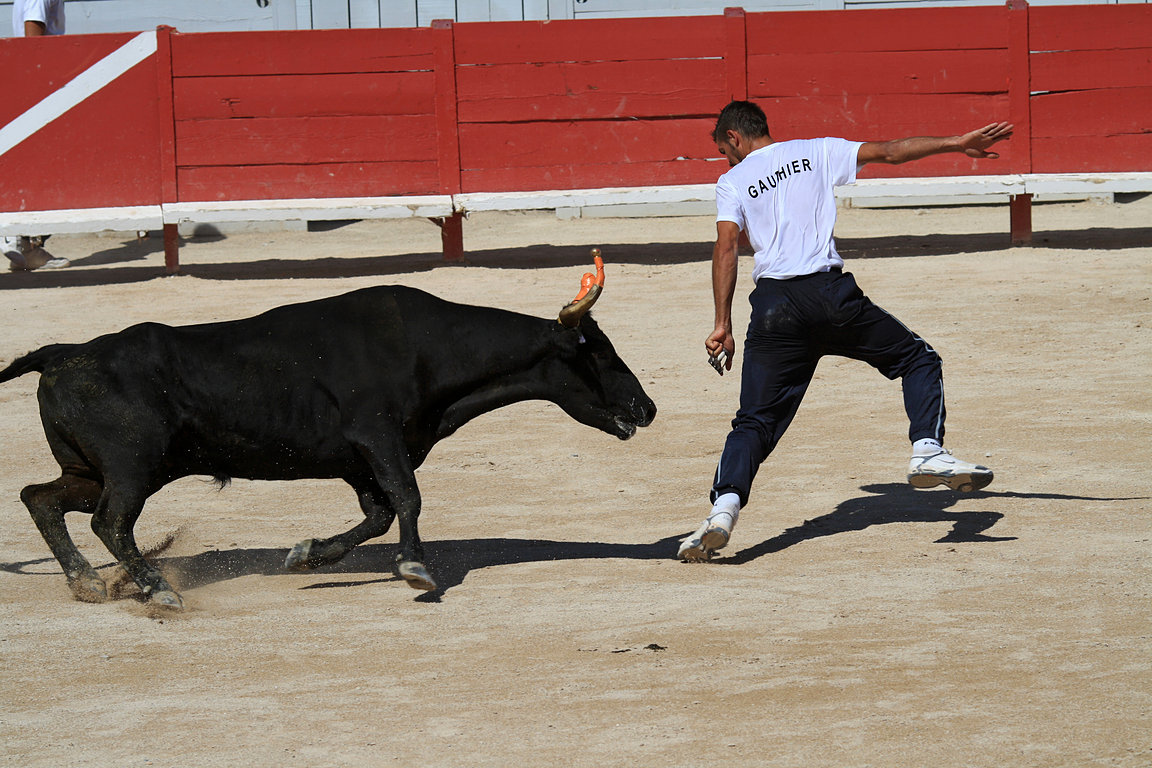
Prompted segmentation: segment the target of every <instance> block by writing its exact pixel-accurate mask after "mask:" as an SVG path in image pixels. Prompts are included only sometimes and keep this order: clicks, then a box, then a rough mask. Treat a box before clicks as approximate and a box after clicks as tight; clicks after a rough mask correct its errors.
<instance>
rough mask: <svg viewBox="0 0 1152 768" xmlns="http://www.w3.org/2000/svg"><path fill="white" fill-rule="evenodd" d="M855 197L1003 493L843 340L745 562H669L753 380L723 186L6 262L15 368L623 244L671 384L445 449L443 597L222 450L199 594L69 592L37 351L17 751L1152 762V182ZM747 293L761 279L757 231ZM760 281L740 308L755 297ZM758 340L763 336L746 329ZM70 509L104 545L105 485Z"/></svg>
mask: <svg viewBox="0 0 1152 768" xmlns="http://www.w3.org/2000/svg"><path fill="white" fill-rule="evenodd" d="M1007 225H1008V212H1007V208H1006V207H980V208H965V209H933V210H885V211H881V210H847V211H844V212H843V214H842V217H841V222H840V226H839V230H838V233H839V236H840V242H841V248H842V251H843V253H844V255H845V256H846V258H847V259H848V260H849V269H851V271H853V272H854V273H855V274H856V275H857V277H858V279H859V281H860V283H861V285H862V286H863V287H864V289H865V290H866V291H867V292H868V293H869V294H870V295H871V296H872V298H873V299H874V300H875V301H876V302H877V303H879V304H881V305H882V306H884V307H886V308H887V309H889V310H890V311H892V312H893V313H894V314H896V315H897V316H898V317H900V318H901V319H902V320H904V321H905V322H906V323H908V324H909V325H910V326H911V327H913V328H914V329H915V330H917V331H918V332H919V333H920V334H922V335H924V336H925V337H926V338H927V339H928V340H929V341H930V342H931V343H932V344H933V345H934V346H935V347H936V349H937V350H939V351H940V353H941V354H942V355H943V357H944V360H945V366H946V376H947V379H946V380H947V386H948V394H949V400H948V406H949V415H950V419H949V423H948V427H949V446H950V447H951V448H952V449H953V450H954V451H955V452H956V453H957V454H958V455H960V456H961V457H963V458H968V459H969V460H977V461H981V462H985V463H987V464H989V465H990V466H992V467H993V468H994V469H995V471H996V480H995V482H994V483H993V485H991V486H990V487H989V488H988V489H987V490H986V491H983V492H979V493H976V494H972V495H967V496H964V495H959V494H954V493H952V492H950V491H943V490H934V491H913V490H912V489H911V488H909V487H908V486H906V485H905V483H904V472H905V470H906V467H907V464H906V462H907V453H908V446H907V442H906V438H905V433H906V428H907V425H906V421H905V419H904V415H903V410H902V405H901V398H900V389H899V383H898V382H889V381H887V380H886V379H884V378H883V377H881V376H880V375H879V374H877V373H875V372H873V371H872V370H870V369H869V368H867V367H866V366H863V365H861V364H859V363H853V362H850V361H843V360H836V359H827V360H825V362H824V363H823V364H822V366H821V368H820V370H819V372H818V374H817V380H816V381H815V382H814V384H813V386H812V388H811V390H810V391H809V394H808V397H807V399H806V401H805V403H804V406H803V407H802V408H801V410H800V413H799V416H798V417H797V420H796V422H795V423H794V425H793V427H792V429H791V431H790V432H789V433H788V435H787V436H786V437H785V438H784V441H783V442H782V444H781V445H780V447H779V449H778V451H777V453H776V454H775V455H774V456H773V457H772V458H771V459H770V460H769V461H768V463H767V464H766V465H765V467H764V469H763V471H762V472H761V475H760V478H759V480H758V484H757V486H756V488H755V492H754V496H753V499H752V502H751V504H750V505H749V507H748V508H747V509H746V510H745V512H744V515H743V517H742V518H741V522H740V526H739V527H738V528H737V530H736V533H735V535H734V537H733V541H732V543H731V545H730V547H729V549H727V550H725V552H726V553H727V555H728V556H727V557H724V558H722V559H719V560H717V561H714V562H712V563H705V564H693V565H688V564H682V563H679V562H676V561H675V560H674V559H673V556H674V553H675V551H676V543H677V539H679V538H680V537H682V536H684V535H686V534H687V533H689V532H690V531H691V530H692V529H693V528H695V526H696V525H697V523H698V522H699V520H700V519H701V518H702V517H703V516H704V514H705V513H706V511H707V502H706V500H705V494H706V491H707V487H708V483H709V479H710V477H711V474H712V471H713V469H714V466H715V461H716V459H717V456H718V452H719V449H720V446H721V444H722V441H723V439H724V436H725V434H726V431H727V427H728V422H729V420H730V418H731V416H732V413H733V412H734V410H735V404H736V401H737V393H738V384H739V378H738V377H737V376H725V377H724V378H723V379H721V378H719V377H717V376H716V374H715V373H714V372H713V371H712V370H711V368H709V367H708V366H707V364H706V362H705V355H704V353H703V340H704V337H705V336H706V335H707V333H708V332H709V330H710V329H711V322H712V308H711V297H710V289H709V283H708V281H709V264H708V258H709V256H710V252H711V245H710V244H711V238H712V235H713V233H714V228H713V226H712V223H711V220H710V219H709V218H707V217H703V218H697V217H686V218H672V219H635V220H612V219H593V220H587V219H586V220H571V221H558V220H557V219H556V218H555V217H554V216H553V215H552V214H548V213H539V214H509V215H505V214H499V215H496V214H494V215H486V216H478V217H475V218H473V219H472V220H470V221H468V222H466V224H465V239H466V243H467V245H468V248H469V249H470V251H471V256H470V259H469V262H470V263H469V264H468V265H466V266H457V265H446V264H444V263H443V262H442V261H441V260H440V257H439V254H438V251H439V231H438V230H437V229H436V228H435V227H434V226H433V225H432V224H430V223H428V222H426V221H399V222H395V221H394V222H371V223H370V222H363V223H355V224H350V225H347V226H342V227H338V228H332V229H329V230H328V231H322V232H319V231H318V232H310V233H305V232H285V231H279V232H247V233H240V234H232V235H229V236H226V237H216V238H204V239H191V240H189V241H188V242H185V243H184V245H183V247H182V250H181V258H182V262H183V264H184V270H185V274H184V275H182V276H178V277H173V278H163V277H161V276H160V274H161V272H162V264H163V257H162V253H161V243H160V241H159V240H158V239H150V240H145V241H143V242H136V241H135V240H127V241H124V240H120V239H114V238H109V237H95V236H84V237H79V236H73V237H66V236H57V237H54V238H53V239H52V240H51V241H50V242H49V246H50V250H52V251H53V252H54V253H55V254H56V255H59V256H66V257H68V258H71V259H73V260H74V262H75V266H74V267H73V268H71V269H67V270H61V271H57V272H33V273H26V274H8V273H4V274H0V313H2V314H0V317H2V322H0V362H3V363H5V364H6V363H7V362H8V361H10V360H11V359H12V358H13V357H15V356H16V355H17V354H20V353H23V352H26V351H28V350H30V349H33V348H36V347H38V346H41V345H44V344H48V343H51V342H76V341H84V340H87V339H89V338H91V337H93V336H96V335H98V334H101V333H105V332H109V331H115V330H119V329H121V328H123V327H125V326H127V325H130V324H132V323H136V322H139V321H144V320H157V321H163V322H167V323H173V324H183V323H195V322H201V321H209V320H218V319H228V318H235V317H243V316H247V315H251V314H255V313H257V312H260V311H262V310H264V309H266V308H269V307H272V306H275V305H279V304H285V303H289V302H295V301H301V300H306V299H312V298H317V297H322V296H328V295H333V294H337V293H342V292H344V291H348V290H351V289H354V288H358V287H362V286H367V285H373V284H378V283H386V282H395V283H403V284H406V285H412V286H417V287H420V288H424V289H427V290H430V291H432V292H435V293H438V294H440V295H442V296H444V297H446V298H449V299H453V300H461V301H471V302H473V303H481V304H492V305H501V306H504V307H508V308H511V309H515V310H519V311H523V312H527V313H532V314H538V315H543V316H554V314H555V312H556V310H558V309H559V307H560V306H561V305H562V304H564V303H565V302H566V301H567V300H568V299H569V298H570V297H571V295H572V294H573V293H574V292H575V290H576V288H577V286H578V281H579V278H580V275H581V274H583V272H584V271H585V269H586V268H587V266H588V264H589V258H588V248H589V246H593V245H599V246H602V247H603V250H604V255H605V258H606V260H607V262H608V280H607V288H606V291H605V294H604V297H603V299H602V300H601V302H600V304H599V306H598V307H597V308H596V310H595V312H596V315H597V317H598V319H599V321H600V324H601V326H602V327H603V328H605V329H606V330H607V332H608V333H609V335H610V336H611V337H612V339H613V341H614V343H615V345H616V347H617V349H618V350H619V351H620V353H621V355H622V357H624V359H625V360H626V361H627V362H628V363H629V364H630V366H631V367H632V369H633V370H634V371H635V372H636V373H637V375H638V376H639V377H640V379H641V381H642V382H643V384H644V386H645V387H646V389H647V391H648V393H649V394H650V395H651V396H652V398H653V399H654V400H655V401H656V403H657V405H658V406H659V408H660V413H659V415H658V416H657V419H656V421H655V423H654V424H653V425H652V426H651V427H649V428H648V429H646V430H641V431H640V432H639V433H638V434H637V436H636V437H635V438H634V439H632V440H631V441H628V442H619V441H617V440H616V439H614V438H612V437H609V436H607V435H604V434H602V433H600V432H596V431H594V430H591V429H589V428H587V427H584V426H581V425H579V424H577V423H576V422H574V421H572V420H570V419H569V418H568V417H566V416H565V415H564V414H563V413H562V412H561V411H560V410H559V409H558V408H556V407H555V406H551V405H548V404H544V403H527V404H521V405H517V406H514V407H510V408H507V409H504V410H502V411H499V412H496V413H492V414H488V415H487V416H484V417H482V418H480V419H478V420H476V421H474V422H472V423H471V424H469V425H468V426H467V427H465V428H464V429H462V430H461V431H460V432H459V433H458V434H457V435H455V436H454V437H452V438H450V439H448V440H447V441H445V442H443V443H441V444H440V445H439V446H438V447H437V448H436V449H435V450H434V451H433V453H432V455H431V456H430V457H429V460H428V461H427V463H426V464H425V465H424V467H423V468H422V469H421V470H420V471H419V473H418V477H419V480H420V482H421V486H422V489H423V496H424V515H423V517H422V519H421V523H422V526H421V527H422V534H423V536H424V538H425V540H426V541H427V542H428V553H429V557H428V564H429V567H430V569H431V571H432V572H433V574H434V575H435V576H436V578H437V579H438V580H439V582H440V584H441V588H442V589H441V590H440V591H439V592H436V593H430V594H427V595H425V594H423V593H419V592H415V591H413V590H412V589H409V588H408V587H407V586H406V585H405V584H404V583H403V582H402V581H399V580H398V579H397V578H396V577H395V576H394V575H393V574H392V571H391V569H390V562H391V559H392V555H393V552H394V550H395V544H396V541H397V533H396V531H395V530H393V531H391V532H389V534H388V535H387V536H385V537H383V538H381V539H379V540H377V541H374V542H369V543H368V544H365V545H364V546H362V547H361V548H359V549H358V550H356V551H355V552H354V553H352V555H350V556H349V557H348V558H347V559H346V560H345V561H344V562H342V563H340V564H338V565H336V566H333V567H330V568H326V569H323V570H320V571H316V572H311V573H306V574H295V573H286V572H284V571H283V568H282V563H283V560H284V557H285V555H286V553H287V550H288V548H289V547H291V546H292V545H293V544H294V543H295V542H297V541H299V540H301V539H304V538H310V537H313V536H328V535H332V534H334V533H337V532H339V531H343V530H345V529H347V528H349V527H351V525H352V524H353V523H354V522H355V521H356V519H357V518H358V515H359V513H358V510H357V507H356V503H355V499H354V497H353V494H352V493H351V491H350V489H348V488H347V487H346V486H344V485H343V484H342V483H339V482H332V481H301V482H295V483H261V482H250V481H244V480H237V481H235V482H234V483H233V484H232V486H231V487H229V488H227V489H225V490H223V491H218V490H217V489H216V487H215V486H213V485H212V484H211V483H209V482H207V481H206V480H205V479H204V478H188V479H185V480H182V481H179V482H177V483H175V484H173V485H171V486H169V487H168V488H166V489H165V490H164V491H162V492H161V493H159V494H157V495H156V496H155V497H153V498H152V499H151V500H150V502H149V504H148V506H147V508H146V509H145V511H144V514H143V516H142V518H141V520H140V523H139V524H138V526H137V529H136V530H137V534H138V537H139V538H140V540H141V541H142V543H143V544H144V545H146V546H156V545H157V544H159V543H160V542H163V541H164V540H165V539H167V538H169V537H172V536H174V539H173V542H172V545H171V547H170V548H169V549H167V550H166V551H164V552H163V553H162V554H158V555H157V556H156V560H157V561H158V562H159V563H160V564H161V567H162V568H163V569H164V570H165V571H166V572H167V573H168V574H169V575H170V577H171V578H172V579H173V580H174V582H175V583H177V585H178V588H181V589H182V594H183V596H184V599H185V600H186V602H187V604H188V610H187V611H186V612H184V613H183V614H177V615H173V614H166V613H161V612H157V611H155V610H153V609H150V607H149V606H147V605H146V604H143V603H141V602H140V600H139V599H138V595H134V594H132V590H126V591H125V594H124V595H123V596H122V597H121V598H120V599H117V600H114V601H112V602H109V603H106V604H102V605H89V604H83V603H79V602H76V601H74V600H73V599H72V597H71V595H70V593H69V592H68V589H67V586H66V583H65V580H64V577H63V575H62V574H61V572H60V569H59V567H58V566H57V564H56V562H55V561H54V560H53V559H52V558H51V557H50V554H49V552H48V549H47V547H46V546H45V544H44V542H43V540H42V539H41V538H40V536H39V534H38V533H37V531H36V529H35V527H34V526H33V524H32V521H31V520H30V519H29V517H28V514H27V512H26V510H25V509H24V507H23V505H22V504H21V503H20V500H19V492H20V489H21V488H23V487H24V486H25V485H28V484H30V483H36V482H44V481H47V480H50V479H53V478H55V477H56V474H57V472H56V465H55V463H54V462H53V461H52V459H51V456H50V454H49V452H48V448H47V444H46V443H45V441H44V437H43V434H42V432H41V427H40V424H39V418H38V414H37V407H36V399H35V391H36V377H35V375H30V376H27V377H24V378H21V379H18V380H16V381H13V382H9V383H7V384H4V385H2V386H0V446H2V449H0V458H2V461H3V464H2V469H0V548H2V554H0V765H4V766H22V767H23V766H122V767H129V766H146V765H152V766H180V767H182V766H197V767H203V768H209V767H212V766H229V767H232V766H253V767H260V766H285V765H309V766H381V765H394V764H396V765H399V764H404V765H429V766H555V765H565V766H569V767H572V766H598V767H599V766H696V765H705V764H712V765H724V766H790V767H791V766H795V767H796V768H812V767H814V766H815V767H820V766H829V767H832V766H835V767H837V768H849V767H855V766H876V767H879V768H903V767H905V766H907V767H908V768H925V767H931V768H950V767H952V766H956V767H959V766H988V767H989V768H991V767H992V766H996V767H997V768H1003V767H1005V766H1035V767H1036V768H1056V767H1057V766H1069V767H1076V768H1083V767H1084V766H1122V767H1125V768H1137V767H1143V766H1149V765H1152V602H1150V599H1149V598H1150V596H1152V595H1150V593H1152V578H1150V568H1149V550H1150V540H1152V519H1150V516H1149V513H1150V511H1152V483H1150V482H1149V471H1148V462H1149V460H1150V459H1152V455H1150V454H1149V445H1150V444H1152V395H1150V392H1152V381H1150V379H1152V375H1150V374H1152V299H1150V297H1152V277H1150V274H1149V273H1150V267H1152V198H1145V199H1137V200H1133V201H1128V202H1125V203H1123V204H1120V203H1117V204H1114V205H1101V204H1093V203H1063V204H1053V205H1044V206H1037V208H1036V211H1035V229H1036V231H1037V237H1036V242H1035V244H1034V246H1032V247H1027V248H1010V247H1008V245H1007V234H1006V231H1007ZM741 268H742V276H741V277H742V280H741V289H740V292H741V296H743V295H744V294H746V293H747V291H748V290H750V288H751V285H750V282H749V281H748V277H747V276H748V274H749V260H748V259H747V258H745V260H744V262H743V263H742V265H741ZM746 316H747V305H746V303H745V302H744V301H743V299H742V298H741V299H740V301H739V304H738V320H737V326H738V327H740V328H741V329H742V327H743V325H744V323H745V318H746ZM737 362H739V360H738V361H737ZM69 521H70V524H71V527H72V531H73V535H74V536H75V537H76V538H77V540H78V544H79V545H80V547H81V549H82V550H84V551H85V553H86V554H87V555H88V556H89V557H90V559H91V560H92V561H93V563H94V564H97V565H98V566H99V567H101V569H102V573H107V574H109V575H111V573H112V567H111V563H110V558H109V556H108V553H107V551H106V550H104V549H103V548H102V546H101V545H100V544H99V542H98V541H96V539H95V537H94V536H93V535H92V533H91V531H90V530H89V529H88V521H87V519H86V518H84V517H83V516H81V515H69Z"/></svg>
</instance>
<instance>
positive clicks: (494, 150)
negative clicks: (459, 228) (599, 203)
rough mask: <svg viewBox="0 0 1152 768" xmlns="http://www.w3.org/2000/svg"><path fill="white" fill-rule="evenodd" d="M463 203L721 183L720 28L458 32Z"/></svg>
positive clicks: (555, 25) (717, 22)
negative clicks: (714, 123) (487, 196)
mask: <svg viewBox="0 0 1152 768" xmlns="http://www.w3.org/2000/svg"><path fill="white" fill-rule="evenodd" d="M454 31H455V52H456V87H457V100H458V101H457V103H458V105H459V136H460V171H461V184H462V188H463V191H465V192H498V191H510V190H537V189H564V188H589V187H592V188H594V187H607V186H646V185H659V184H684V183H698V182H708V181H714V180H715V178H716V175H717V174H716V172H715V170H714V169H715V168H717V167H718V165H717V164H715V163H713V162H711V161H710V159H711V158H713V157H714V156H715V154H716V148H715V146H714V145H713V144H712V143H711V141H710V140H709V139H708V133H709V131H710V130H711V124H710V121H709V120H708V119H707V118H706V117H705V116H714V115H715V114H716V113H717V112H718V111H719V110H720V109H721V108H722V107H723V106H724V104H726V103H727V101H728V94H727V92H726V90H725V78H726V73H727V67H726V63H725V55H726V45H727V42H726V41H727V38H726V27H725V22H724V17H720V16H717V17H703V18H655V19H653V18H646V19H615V20H608V19H602V20H590V21H560V22H549V23H547V24H545V23H540V22H510V23H497V24H458V25H456V26H455V27H454Z"/></svg>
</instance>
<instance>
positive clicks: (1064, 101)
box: [1031, 85, 1152, 140]
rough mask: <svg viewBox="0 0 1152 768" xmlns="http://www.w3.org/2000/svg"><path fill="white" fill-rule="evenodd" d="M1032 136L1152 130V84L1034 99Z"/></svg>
mask: <svg viewBox="0 0 1152 768" xmlns="http://www.w3.org/2000/svg"><path fill="white" fill-rule="evenodd" d="M1031 103H1032V136H1033V140H1035V138H1036V137H1041V136H1043V137H1049V136H1069V135H1075V136H1085V135H1089V136H1091V135H1095V136H1107V135H1112V134H1118V133H1146V132H1148V131H1150V130H1152V85H1147V86H1140V87H1136V88H1099V89H1096V90H1091V91H1070V92H1068V93H1044V94H1037V95H1034V96H1033V97H1032V102H1031Z"/></svg>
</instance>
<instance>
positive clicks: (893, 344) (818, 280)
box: [711, 270, 945, 506]
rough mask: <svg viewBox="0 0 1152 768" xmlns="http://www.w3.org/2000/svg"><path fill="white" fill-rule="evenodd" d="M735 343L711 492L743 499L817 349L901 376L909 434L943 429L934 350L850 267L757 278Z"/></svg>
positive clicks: (936, 433)
mask: <svg viewBox="0 0 1152 768" xmlns="http://www.w3.org/2000/svg"><path fill="white" fill-rule="evenodd" d="M749 301H750V302H751V304H752V320H751V322H750V323H749V325H748V336H747V339H746V341H745V343H744V361H743V366H742V378H741V382H740V410H739V411H737V413H736V418H735V419H733V420H732V431H731V432H730V433H729V434H728V439H727V440H726V441H725V443H724V453H723V454H721V457H720V463H719V465H718V466H717V468H716V480H715V483H714V484H713V486H712V493H711V498H712V501H715V500H716V499H717V498H718V497H719V496H720V495H721V494H724V493H737V494H739V496H740V504H741V506H743V505H745V504H747V503H748V495H749V493H750V492H751V488H752V481H753V480H754V479H755V477H756V472H757V470H759V468H760V464H761V463H763V462H764V460H765V459H766V458H768V455H769V454H770V453H772V450H773V449H774V448H775V447H776V444H777V443H778V442H779V441H780V438H781V437H782V436H783V435H784V431H785V430H787V429H788V425H789V424H791V423H792V418H793V417H794V416H795V415H796V409H797V408H799V407H800V401H801V400H803V399H804V393H805V392H806V391H807V389H808V384H809V382H811V381H812V375H813V374H814V373H815V372H816V364H817V363H818V362H819V361H820V358H821V357H823V356H824V355H839V356H841V357H848V358H852V359H853V360H863V361H864V362H866V363H868V364H869V365H871V366H873V367H874V368H876V369H877V370H878V371H880V373H882V374H884V375H885V376H887V377H888V378H889V379H897V378H899V379H902V380H903V382H902V383H903V387H904V409H905V411H906V412H907V413H908V421H909V424H910V426H909V429H908V437H909V439H910V440H911V441H912V442H915V441H917V440H920V439H922V438H926V437H931V438H935V439H937V440H940V441H943V439H944V416H945V411H944V378H943V370H942V369H943V366H942V363H941V360H940V356H939V355H938V354H936V351H935V350H934V349H932V347H930V346H929V345H928V343H927V342H926V341H924V340H923V339H921V338H920V337H918V336H916V334H914V333H912V331H910V330H908V328H906V327H905V326H904V324H903V323H901V322H900V321H899V320H897V319H896V318H895V317H893V316H892V315H890V314H888V313H887V312H885V311H884V310H883V309H881V308H880V307H878V306H876V305H875V304H873V303H872V301H871V300H870V299H869V298H868V297H867V296H865V295H864V292H863V291H861V290H860V287H859V286H858V285H856V280H855V278H853V277H852V273H850V272H841V271H838V270H834V271H831V272H817V273H815V274H812V275H805V276H803V277H796V278H792V279H791V280H773V279H769V278H761V279H760V280H757V281H756V289H755V290H754V291H752V294H751V296H750V297H749Z"/></svg>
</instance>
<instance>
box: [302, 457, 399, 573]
mask: <svg viewBox="0 0 1152 768" xmlns="http://www.w3.org/2000/svg"><path fill="white" fill-rule="evenodd" d="M348 483H349V484H350V485H351V486H352V488H353V489H354V490H355V491H356V495H357V497H358V498H359V500H360V509H361V510H362V511H363V512H364V520H363V521H361V522H360V524H359V525H357V526H356V527H354V528H352V529H351V530H349V531H346V532H345V533H342V534H340V535H339V536H333V537H332V538H330V539H305V540H304V541H302V542H300V543H299V544H297V545H296V546H294V547H292V551H291V552H289V553H288V559H286V560H285V561H284V567H286V568H288V569H289V570H293V571H302V570H306V569H309V568H319V567H320V566H322V565H330V564H332V563H335V562H337V561H339V560H341V559H342V558H343V557H344V555H346V554H348V552H349V551H351V549H352V548H353V547H355V546H357V545H359V544H363V543H364V542H365V541H368V539H372V538H375V537H377V536H383V535H384V534H385V533H387V532H388V529H389V528H391V527H392V521H393V520H395V519H396V513H395V512H393V511H392V509H391V508H390V507H389V506H388V502H387V500H386V499H385V498H384V495H383V494H382V493H381V492H380V489H379V488H377V487H376V483H375V481H374V480H372V479H367V480H348Z"/></svg>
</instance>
